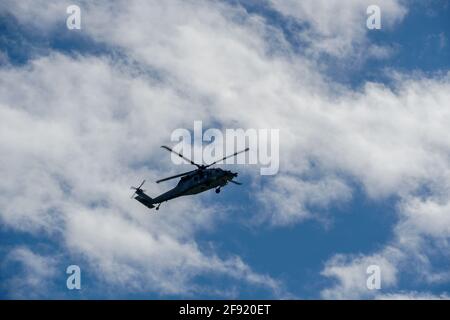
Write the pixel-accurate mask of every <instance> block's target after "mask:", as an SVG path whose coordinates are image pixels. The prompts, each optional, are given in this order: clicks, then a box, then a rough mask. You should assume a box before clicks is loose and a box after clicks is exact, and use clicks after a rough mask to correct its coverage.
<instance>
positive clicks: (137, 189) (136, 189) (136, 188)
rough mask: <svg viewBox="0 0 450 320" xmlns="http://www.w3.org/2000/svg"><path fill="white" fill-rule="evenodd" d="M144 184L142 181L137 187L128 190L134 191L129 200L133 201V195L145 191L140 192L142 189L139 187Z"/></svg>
mask: <svg viewBox="0 0 450 320" xmlns="http://www.w3.org/2000/svg"><path fill="white" fill-rule="evenodd" d="M144 183H145V180H144V181H142V183H141V184H140V185H139V187H131V188H130V189H131V190H135V191H134V192H133V194H132V195H131V198H130V199H133V197H134V195H135V194H136V193H140V192H145V190H142V189H141V187H142V186H143V185H144Z"/></svg>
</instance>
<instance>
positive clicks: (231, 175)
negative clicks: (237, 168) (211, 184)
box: [227, 171, 238, 179]
mask: <svg viewBox="0 0 450 320" xmlns="http://www.w3.org/2000/svg"><path fill="white" fill-rule="evenodd" d="M237 176H238V174H237V172H231V171H227V177H229V178H231V179H233V178H235V177H237Z"/></svg>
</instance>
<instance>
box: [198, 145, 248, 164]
mask: <svg viewBox="0 0 450 320" xmlns="http://www.w3.org/2000/svg"><path fill="white" fill-rule="evenodd" d="M248 150H250V148H245V149H244V150H241V151H238V152H235V153H233V154H230V155H228V156H225V157H223V158H222V159H220V160H217V161H214V162H213V163H211V164H208V165H207V166H205V168H208V167H211V166H212V165H214V164H216V163H217V162H220V161H223V160H225V159H228V158H231V157H235V156H237V155H238V154H240V153H243V152H247V151H248Z"/></svg>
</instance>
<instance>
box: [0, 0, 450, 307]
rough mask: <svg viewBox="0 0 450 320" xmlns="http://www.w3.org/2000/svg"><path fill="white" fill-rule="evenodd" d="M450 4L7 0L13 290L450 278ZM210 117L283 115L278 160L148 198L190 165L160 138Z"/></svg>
mask: <svg viewBox="0 0 450 320" xmlns="http://www.w3.org/2000/svg"><path fill="white" fill-rule="evenodd" d="M72 4H76V5H78V6H79V8H80V10H81V29H79V30H77V29H73V30H69V29H68V28H67V26H66V19H67V18H68V16H69V14H67V13H66V9H67V7H68V6H69V5H72ZM372 4H376V5H378V6H379V8H380V12H381V29H379V30H378V29H374V30H369V29H368V28H367V26H366V20H367V18H368V15H367V13H366V9H367V7H368V6H369V5H372ZM449 18H450V2H449V1H446V0H426V1H415V0H411V1H403V0H379V1H377V2H376V3H375V2H373V1H366V0H362V1H359V0H358V1H357V0H345V1H342V0H341V1H338V0H314V1H313V0H304V1H300V0H298V1H296V0H263V1H253V0H215V1H213V0H210V1H203V0H196V1H194V0H192V1H177V0H170V1H164V2H163V1H138V0H136V1H125V0H113V1H106V0H105V1H103V0H99V1H95V2H93V1H73V2H66V1H65V0H62V1H44V0H34V1H31V0H22V1H12V0H2V1H1V2H0V123H1V126H0V163H1V165H0V176H1V177H2V178H1V179H0V239H1V242H0V298H1V299H448V298H449V297H450V254H449V253H450V250H449V249H450V242H449V241H450V139H449V138H450V129H449V128H450V106H449V101H450V72H449V70H450V19H449ZM195 121H202V124H203V129H204V130H206V129H209V128H218V129H220V130H226V129H237V128H243V129H245V130H246V129H268V130H271V129H279V130H280V131H279V160H280V167H279V171H278V172H277V173H276V174H275V175H261V174H260V167H261V166H260V165H251V164H234V165H233V164H231V165H230V164H225V165H220V166H219V167H222V168H225V169H227V170H232V171H234V172H239V177H238V180H239V181H240V182H242V183H243V185H242V186H238V185H227V186H226V187H224V188H223V189H222V191H221V193H220V194H216V193H215V192H214V190H211V191H208V192H205V193H202V194H199V195H196V196H192V197H182V198H179V199H175V200H173V201H171V202H168V203H164V204H163V205H162V206H161V209H160V210H159V211H158V212H157V213H156V211H149V210H148V209H147V208H145V207H144V206H142V205H141V204H139V203H138V202H137V201H133V200H131V199H130V196H131V194H132V191H131V190H130V186H132V185H137V184H138V183H140V182H141V181H142V180H143V179H146V181H147V182H146V184H145V185H144V188H145V189H146V193H147V194H149V195H150V196H152V197H155V196H156V195H158V194H160V193H162V192H164V191H166V190H168V189H170V188H171V187H173V186H174V185H175V184H176V181H173V180H172V181H168V182H165V183H161V184H156V183H155V181H156V180H158V179H161V178H164V177H166V176H169V175H172V174H176V173H179V172H183V171H187V170H190V169H192V168H191V166H189V165H187V164H182V165H175V164H173V163H172V161H171V157H170V155H169V153H167V152H166V151H165V150H163V149H160V148H159V147H160V146H161V145H172V146H173V145H174V142H173V141H171V134H172V133H173V132H174V130H176V129H178V128H184V129H186V130H189V131H191V132H192V130H193V126H194V122H195ZM70 265H77V266H79V267H80V270H81V289H80V290H76V289H75V290H69V289H68V287H67V285H66V280H67V278H68V276H69V275H68V274H67V273H66V269H67V267H68V266H70ZM372 265H376V266H378V267H379V270H380V275H381V281H380V288H378V289H369V288H368V286H367V279H368V277H369V274H368V273H367V268H368V267H369V266H372Z"/></svg>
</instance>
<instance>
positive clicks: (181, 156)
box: [161, 146, 201, 168]
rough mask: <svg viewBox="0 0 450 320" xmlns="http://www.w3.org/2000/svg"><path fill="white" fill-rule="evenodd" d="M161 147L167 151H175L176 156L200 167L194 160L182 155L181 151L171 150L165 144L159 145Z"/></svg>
mask: <svg viewBox="0 0 450 320" xmlns="http://www.w3.org/2000/svg"><path fill="white" fill-rule="evenodd" d="M161 148H163V149H166V150H167V151H170V152H172V153H175V154H176V155H177V156H179V157H180V158H183V159H184V160H186V161H187V162H189V163H190V164H193V165H194V166H196V167H197V168H201V165H199V164H197V163H195V162H194V161H192V160H191V159H189V158H186V157H185V156H183V155H182V154H181V153H178V152H176V151H173V150H172V149H171V148H169V147H167V146H161Z"/></svg>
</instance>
